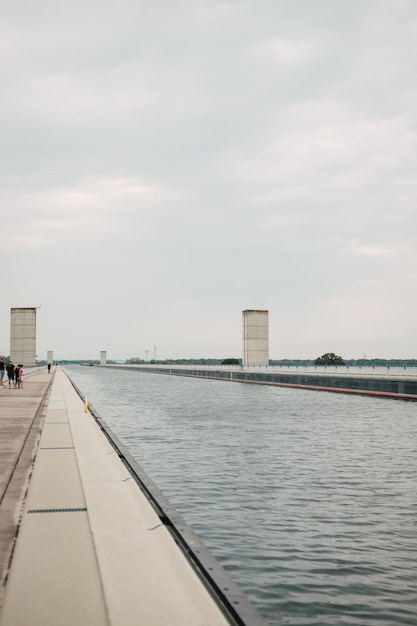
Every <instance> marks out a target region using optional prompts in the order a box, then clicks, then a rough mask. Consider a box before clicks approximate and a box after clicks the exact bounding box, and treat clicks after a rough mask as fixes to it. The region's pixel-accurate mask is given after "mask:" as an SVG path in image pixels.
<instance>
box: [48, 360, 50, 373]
mask: <svg viewBox="0 0 417 626" xmlns="http://www.w3.org/2000/svg"><path fill="white" fill-rule="evenodd" d="M50 373H51V364H50V363H48V374H50Z"/></svg>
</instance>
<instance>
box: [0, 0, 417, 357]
mask: <svg viewBox="0 0 417 626" xmlns="http://www.w3.org/2000/svg"><path fill="white" fill-rule="evenodd" d="M0 65H1V80H0V125H1V126H0V131H1V134H0V159H1V167H0V179H1V184H0V217H1V227H0V245H1V248H0V249H1V259H2V278H1V292H0V293H1V306H0V353H5V354H9V346H10V344H9V337H10V332H9V327H10V308H11V307H15V306H40V309H39V311H38V327H37V353H38V356H39V357H40V358H46V352H47V350H53V351H54V356H55V357H56V358H64V357H67V358H77V357H80V358H98V357H99V353H100V350H107V356H108V358H129V357H131V356H141V357H142V358H144V357H145V356H146V351H147V350H148V351H149V357H150V358H151V357H153V356H154V347H155V346H156V348H157V357H158V358H180V357H187V358H191V357H219V358H223V357H231V356H233V357H240V356H241V355H242V322H241V317H242V310H244V309H248V308H249V309H258V308H259V309H268V310H269V322H270V357H271V358H315V357H317V356H319V355H321V354H323V353H324V352H336V353H337V354H340V355H342V356H343V357H345V358H361V357H363V356H364V354H366V356H367V357H368V358H370V357H381V358H384V357H386V358H395V357H398V358H406V357H409V358H413V357H417V323H416V319H417V177H416V172H417V132H416V117H417V2H416V1H415V0H389V1H388V0H373V1H372V0H356V1H355V0H152V1H151V0H146V1H144V0H117V2H116V1H105V0H96V1H95V0H83V1H82V2H81V1H80V0H71V1H69V0H63V1H61V2H56V0H50V1H48V0H37V1H36V2H34V1H33V0H13V1H11V0H5V2H3V3H2V5H1V8H0Z"/></svg>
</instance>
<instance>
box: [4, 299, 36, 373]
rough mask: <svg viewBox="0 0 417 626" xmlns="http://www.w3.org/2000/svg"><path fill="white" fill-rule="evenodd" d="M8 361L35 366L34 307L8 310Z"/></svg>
mask: <svg viewBox="0 0 417 626" xmlns="http://www.w3.org/2000/svg"><path fill="white" fill-rule="evenodd" d="M10 359H11V361H12V362H13V363H14V364H17V363H21V364H22V365H36V307H14V308H11V309H10Z"/></svg>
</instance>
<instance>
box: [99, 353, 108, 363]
mask: <svg viewBox="0 0 417 626" xmlns="http://www.w3.org/2000/svg"><path fill="white" fill-rule="evenodd" d="M106 363H107V352H106V350H101V352H100V365H106Z"/></svg>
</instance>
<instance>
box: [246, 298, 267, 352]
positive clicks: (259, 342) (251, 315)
mask: <svg viewBox="0 0 417 626" xmlns="http://www.w3.org/2000/svg"><path fill="white" fill-rule="evenodd" d="M242 330H243V365H268V364H269V312H268V311H265V310H257V309H247V310H246V311H242Z"/></svg>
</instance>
